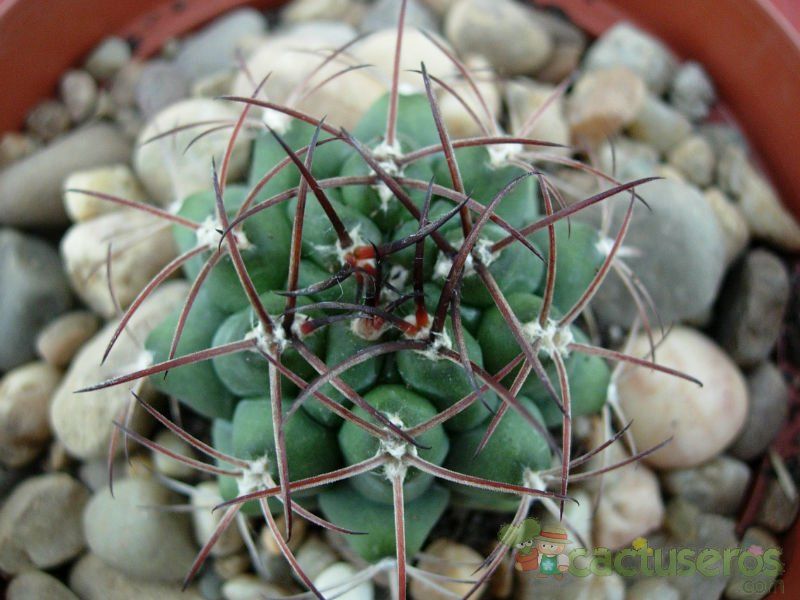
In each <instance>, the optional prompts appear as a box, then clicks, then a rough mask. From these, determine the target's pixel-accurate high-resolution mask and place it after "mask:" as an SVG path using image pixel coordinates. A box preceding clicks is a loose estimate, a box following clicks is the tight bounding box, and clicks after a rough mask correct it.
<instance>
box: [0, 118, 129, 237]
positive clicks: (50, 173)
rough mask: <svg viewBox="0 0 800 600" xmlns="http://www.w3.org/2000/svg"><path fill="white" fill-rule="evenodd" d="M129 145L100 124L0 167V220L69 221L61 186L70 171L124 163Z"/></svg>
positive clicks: (15, 222) (50, 224) (23, 223)
mask: <svg viewBox="0 0 800 600" xmlns="http://www.w3.org/2000/svg"><path fill="white" fill-rule="evenodd" d="M130 153H131V147H130V143H129V142H128V141H127V140H126V139H125V137H124V136H123V135H122V134H121V133H120V132H119V131H118V130H117V129H116V128H115V127H113V126H111V125H108V124H105V123H97V124H93V125H87V126H84V127H82V128H79V129H76V130H74V131H72V132H70V133H69V134H67V135H65V136H63V137H62V138H60V139H58V140H56V141H54V142H53V143H52V144H50V145H49V146H46V147H44V148H42V149H40V150H37V151H36V152H34V153H33V154H31V155H30V156H28V157H26V158H24V159H22V160H20V161H17V162H15V163H14V164H12V165H9V166H8V167H7V168H6V169H4V170H3V171H0V224H5V225H12V226H15V227H48V228H49V227H61V226H63V225H66V224H67V222H68V219H67V215H66V212H65V211H64V205H63V201H62V193H63V192H62V184H63V182H64V179H65V178H66V177H67V176H68V175H69V174H70V173H73V172H75V171H78V170H82V169H90V168H93V167H98V166H100V165H107V164H113V163H120V162H123V163H124V162H128V160H129V159H130Z"/></svg>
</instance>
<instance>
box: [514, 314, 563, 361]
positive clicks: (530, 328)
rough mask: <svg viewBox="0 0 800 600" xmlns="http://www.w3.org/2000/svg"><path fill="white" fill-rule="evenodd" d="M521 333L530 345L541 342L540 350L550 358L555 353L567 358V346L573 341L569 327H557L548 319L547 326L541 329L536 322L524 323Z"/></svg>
mask: <svg viewBox="0 0 800 600" xmlns="http://www.w3.org/2000/svg"><path fill="white" fill-rule="evenodd" d="M522 332H523V333H524V334H525V337H526V338H528V340H529V341H530V342H531V343H533V342H537V341H541V343H542V346H541V347H542V350H544V351H545V352H546V353H547V354H549V355H550V356H553V355H554V354H556V353H558V354H560V355H561V356H564V357H567V356H569V345H570V344H571V343H572V342H573V340H574V336H573V335H572V331H570V329H569V327H559V326H558V323H556V322H555V321H553V320H552V319H548V320H547V324H546V325H545V326H544V327H542V326H541V324H540V323H539V321H538V320H536V321H531V322H529V323H525V324H524V325H523V326H522Z"/></svg>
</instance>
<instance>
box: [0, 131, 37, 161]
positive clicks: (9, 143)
mask: <svg viewBox="0 0 800 600" xmlns="http://www.w3.org/2000/svg"><path fill="white" fill-rule="evenodd" d="M38 147H39V144H38V142H37V141H36V140H34V139H33V138H32V137H31V136H29V135H25V134H23V133H18V132H16V131H7V132H6V133H4V134H2V135H0V169H1V168H3V167H5V166H6V165H10V164H11V163H13V162H16V161H18V160H19V159H21V158H25V157H26V156H28V155H29V154H32V153H33V152H34V150H36V148H38Z"/></svg>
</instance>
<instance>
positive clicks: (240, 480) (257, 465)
mask: <svg viewBox="0 0 800 600" xmlns="http://www.w3.org/2000/svg"><path fill="white" fill-rule="evenodd" d="M271 483H272V477H271V476H270V474H269V458H267V457H266V456H262V457H261V458H259V459H256V460H251V461H249V462H248V464H247V467H245V468H244V469H243V470H242V475H241V477H237V478H236V486H237V487H238V489H239V495H240V496H243V495H244V494H251V493H253V492H257V491H258V490H263V489H265V488H268V487H271Z"/></svg>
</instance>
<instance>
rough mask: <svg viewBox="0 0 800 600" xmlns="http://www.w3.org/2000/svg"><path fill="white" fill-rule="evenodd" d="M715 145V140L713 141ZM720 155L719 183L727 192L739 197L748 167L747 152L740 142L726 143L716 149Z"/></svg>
mask: <svg viewBox="0 0 800 600" xmlns="http://www.w3.org/2000/svg"><path fill="white" fill-rule="evenodd" d="M711 143H712V145H713V142H711ZM716 152H717V154H718V155H719V160H718V162H717V185H719V187H720V188H721V189H722V191H723V192H725V193H726V194H731V195H732V196H734V197H737V198H738V197H739V196H740V195H741V193H742V187H743V183H744V178H745V174H746V171H747V169H748V161H747V152H746V151H745V149H744V148H742V147H741V146H739V145H738V144H725V145H723V146H721V147H719V148H717V150H716Z"/></svg>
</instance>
